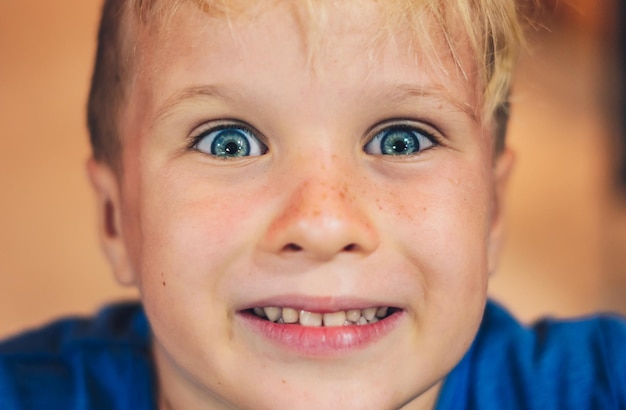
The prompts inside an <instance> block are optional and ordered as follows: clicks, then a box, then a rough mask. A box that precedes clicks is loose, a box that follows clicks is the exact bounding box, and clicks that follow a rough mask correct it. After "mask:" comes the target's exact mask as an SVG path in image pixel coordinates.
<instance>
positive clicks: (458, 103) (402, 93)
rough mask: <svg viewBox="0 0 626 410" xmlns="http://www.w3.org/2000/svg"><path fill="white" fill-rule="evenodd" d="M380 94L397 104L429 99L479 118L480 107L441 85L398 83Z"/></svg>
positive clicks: (476, 118) (473, 118)
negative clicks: (423, 85) (420, 85)
mask: <svg viewBox="0 0 626 410" xmlns="http://www.w3.org/2000/svg"><path fill="white" fill-rule="evenodd" d="M380 96H381V97H384V98H385V99H386V100H387V101H391V102H392V103H396V104H401V103H404V102H406V101H407V100H412V99H416V98H418V99H422V98H423V99H425V100H427V101H429V100H430V101H432V102H438V103H443V104H445V105H447V106H450V107H453V108H455V109H456V110H458V111H459V112H462V113H464V114H467V115H468V116H469V117H470V118H471V119H472V120H473V121H478V120H479V114H478V108H477V107H476V106H474V105H472V104H470V103H468V102H465V101H463V100H461V99H459V98H457V97H456V96H455V95H453V94H452V93H451V92H450V90H449V89H447V88H446V87H444V86H441V85H432V86H429V87H419V86H415V85H412V84H398V85H395V86H393V87H391V91H390V92H383V93H382V94H380Z"/></svg>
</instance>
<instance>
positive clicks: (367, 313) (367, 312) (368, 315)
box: [363, 307, 376, 320]
mask: <svg viewBox="0 0 626 410" xmlns="http://www.w3.org/2000/svg"><path fill="white" fill-rule="evenodd" d="M363 316H364V317H365V319H367V320H372V318H373V317H374V316H376V308H375V307H372V308H367V309H363Z"/></svg>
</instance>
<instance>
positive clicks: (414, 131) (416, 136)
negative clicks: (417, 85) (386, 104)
mask: <svg viewBox="0 0 626 410" xmlns="http://www.w3.org/2000/svg"><path fill="white" fill-rule="evenodd" d="M398 133H406V135H405V137H410V138H411V139H412V140H413V141H410V140H408V139H407V138H402V139H401V140H400V141H398V140H396V144H394V145H391V146H387V147H386V148H391V149H392V150H393V151H394V152H393V153H391V152H388V153H383V152H382V151H383V149H382V143H383V142H385V141H386V139H387V138H388V137H390V136H393V135H394V134H398ZM368 136H369V137H368V140H367V143H366V144H365V145H364V146H363V151H365V152H366V153H369V154H372V155H381V156H395V157H412V156H415V155H417V154H419V153H421V152H423V151H426V150H429V149H432V148H435V147H437V146H440V145H442V138H441V137H440V136H439V133H437V132H433V131H429V130H427V129H426V127H425V126H423V125H421V123H420V124H415V123H414V122H413V121H411V120H390V121H386V122H385V123H383V124H380V125H378V126H376V127H374V129H373V131H372V132H369V133H368ZM376 142H379V143H381V146H380V147H376V146H375V145H374V146H373V147H370V146H371V145H372V144H374V143H376ZM412 144H413V145H412ZM424 144H426V145H427V146H426V147H423V145H424ZM411 145H412V146H411ZM368 148H369V150H368ZM396 148H400V149H401V150H404V149H407V150H410V149H414V151H411V152H399V151H397V150H396ZM376 151H377V152H376Z"/></svg>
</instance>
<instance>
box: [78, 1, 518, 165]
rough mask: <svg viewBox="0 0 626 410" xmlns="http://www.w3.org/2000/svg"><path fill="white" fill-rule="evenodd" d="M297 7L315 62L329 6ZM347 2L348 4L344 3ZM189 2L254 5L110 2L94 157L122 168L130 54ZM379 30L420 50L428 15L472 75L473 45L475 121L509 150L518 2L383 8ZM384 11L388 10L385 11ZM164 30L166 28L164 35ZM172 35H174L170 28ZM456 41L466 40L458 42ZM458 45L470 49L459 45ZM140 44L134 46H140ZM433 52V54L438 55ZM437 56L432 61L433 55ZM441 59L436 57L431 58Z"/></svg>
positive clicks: (99, 64)
mask: <svg viewBox="0 0 626 410" xmlns="http://www.w3.org/2000/svg"><path fill="white" fill-rule="evenodd" d="M273 1H274V2H278V1H294V4H296V2H297V4H298V5H299V6H300V7H298V13H299V14H298V15H299V16H300V18H301V19H302V25H303V29H305V30H307V33H306V35H307V38H308V42H307V43H308V52H309V55H310V56H311V58H312V56H314V55H315V53H316V50H318V49H319V48H320V47H321V46H320V44H321V43H322V42H321V41H320V40H319V39H320V38H321V37H322V36H323V34H322V33H323V25H324V22H325V21H326V19H327V13H328V12H329V11H328V8H327V7H325V5H326V4H327V3H328V2H326V1H322V0H273ZM344 1H346V0H344ZM188 2H192V3H193V4H195V5H196V6H197V7H198V8H199V9H201V10H202V11H203V12H206V13H208V14H210V15H213V16H223V17H225V18H230V17H231V16H236V15H237V14H239V13H242V12H245V10H246V7H249V5H250V2H249V1H242V0H105V3H104V7H103V12H102V18H101V22H100V30H99V34H98V51H97V55H96V63H95V68H94V73H93V78H92V84H91V91H90V95H89V101H88V126H89V131H90V136H91V144H92V150H93V155H94V157H95V158H96V159H97V160H99V161H103V162H106V163H108V164H109V165H111V166H113V167H114V168H117V167H118V166H119V165H120V164H118V161H119V159H118V157H119V154H120V150H121V142H120V135H119V129H118V125H117V123H118V119H119V117H120V115H119V114H120V112H121V110H122V109H123V107H124V102H125V98H126V92H127V90H126V88H127V87H128V82H129V77H130V75H131V74H132V72H133V69H134V68H135V67H134V66H135V65H136V61H135V59H136V53H135V52H134V51H133V50H132V49H130V46H129V44H131V43H133V41H132V40H129V38H130V39H133V35H135V36H136V35H137V32H138V30H137V29H138V28H141V27H142V26H150V27H152V28H156V29H157V30H168V27H167V17H168V16H171V15H172V14H173V13H175V12H176V10H177V9H178V8H179V7H181V6H182V5H183V4H184V3H188ZM379 4H380V5H381V9H382V14H381V17H380V18H381V21H382V24H381V25H380V30H379V32H378V33H376V34H375V35H374V36H373V37H372V39H373V41H376V39H380V38H382V37H384V36H385V35H387V34H389V35H391V36H393V33H394V32H395V31H397V30H398V27H401V28H402V29H408V30H409V33H410V34H411V35H412V38H413V39H415V40H414V41H415V42H416V43H417V42H418V41H419V42H420V48H421V49H423V45H422V43H423V42H424V41H425V42H426V43H430V44H431V46H432V43H433V41H434V39H433V37H434V34H433V33H432V30H433V27H432V25H428V24H426V21H425V20H426V19H425V18H424V16H425V13H427V14H428V16H429V17H430V21H431V22H432V21H433V19H434V22H435V23H436V24H437V26H438V28H439V31H440V33H441V34H442V36H443V41H444V43H445V45H446V47H447V53H448V54H449V55H450V56H452V58H453V59H454V61H455V63H456V64H457V67H458V68H459V69H460V71H461V72H463V73H464V74H466V75H467V73H466V67H463V65H462V61H461V59H460V58H459V57H458V55H460V54H461V51H464V52H465V53H466V52H467V51H465V49H466V48H467V47H468V45H469V49H470V51H471V57H472V60H473V61H472V63H473V66H474V68H475V70H474V72H472V73H471V75H473V76H475V77H476V78H477V79H478V86H479V87H480V89H479V90H478V91H479V93H480V96H481V97H482V99H481V105H480V106H479V107H475V108H476V110H477V111H478V112H477V116H479V117H480V119H481V120H482V121H483V122H484V123H485V124H488V126H491V127H493V128H492V129H493V134H494V144H495V150H496V152H499V151H501V150H502V148H503V147H504V137H505V133H506V123H507V120H508V96H509V90H510V82H511V75H512V71H513V67H514V64H515V61H516V59H517V55H518V53H519V49H520V46H521V44H522V43H523V30H522V27H521V24H520V17H519V15H520V13H519V9H518V8H519V6H518V4H517V3H516V1H515V0H385V1H384V3H382V2H380V3H379ZM382 4H384V5H382ZM160 26H162V27H160ZM169 29H170V30H171V29H172V28H169ZM459 33H460V34H461V36H459ZM459 39H462V40H463V41H467V42H469V44H466V43H463V44H460V43H459ZM135 40H136V39H135ZM433 50H435V49H433ZM434 54H435V53H433V55H434ZM434 58H436V57H434Z"/></svg>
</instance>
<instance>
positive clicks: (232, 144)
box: [224, 142, 239, 155]
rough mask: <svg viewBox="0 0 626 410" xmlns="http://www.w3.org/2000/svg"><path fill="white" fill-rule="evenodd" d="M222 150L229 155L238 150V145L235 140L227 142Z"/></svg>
mask: <svg viewBox="0 0 626 410" xmlns="http://www.w3.org/2000/svg"><path fill="white" fill-rule="evenodd" d="M224 151H225V152H226V153H227V154H229V155H234V154H236V153H237V152H238V151H239V145H237V143H235V142H229V143H227V144H226V145H225V146H224Z"/></svg>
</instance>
